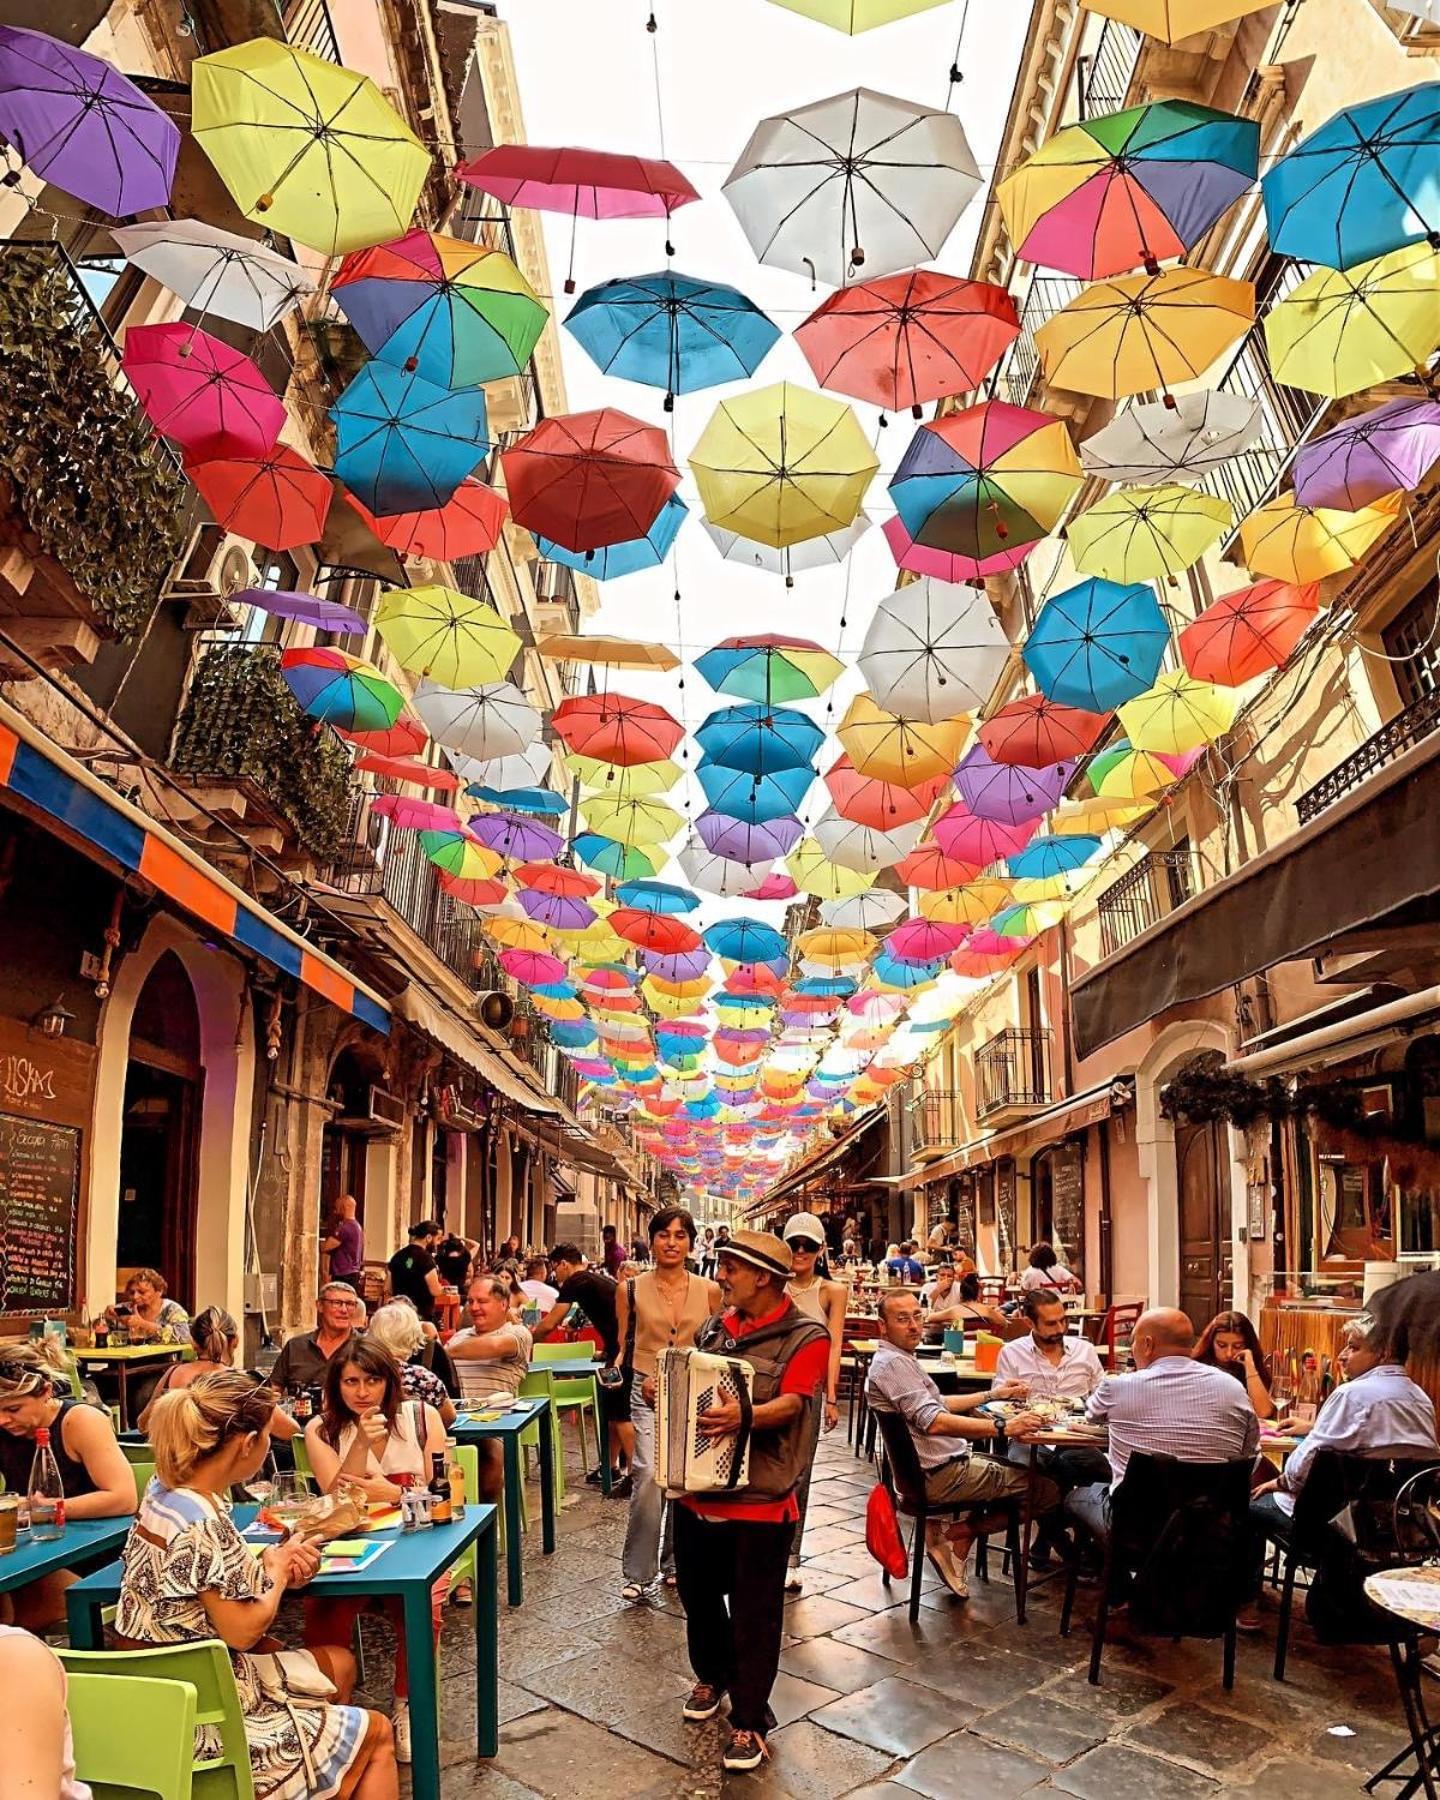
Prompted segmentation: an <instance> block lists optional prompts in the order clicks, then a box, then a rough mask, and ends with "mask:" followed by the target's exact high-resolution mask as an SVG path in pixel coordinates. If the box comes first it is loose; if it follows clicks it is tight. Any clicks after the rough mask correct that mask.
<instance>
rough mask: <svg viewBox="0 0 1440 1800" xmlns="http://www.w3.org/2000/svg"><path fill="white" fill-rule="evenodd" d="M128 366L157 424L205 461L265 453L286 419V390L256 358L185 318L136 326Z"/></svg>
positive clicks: (129, 336)
mask: <svg viewBox="0 0 1440 1800" xmlns="http://www.w3.org/2000/svg"><path fill="white" fill-rule="evenodd" d="M121 367H122V368H123V369H124V371H125V378H126V380H127V381H128V382H129V383H130V385H131V387H133V388H134V390H135V392H136V395H137V396H138V397H139V401H140V404H141V406H142V407H143V408H144V409H145V413H146V415H147V417H148V418H149V419H150V420H151V422H152V423H153V424H154V426H155V428H156V429H157V430H158V431H163V432H164V434H165V436H166V437H169V438H174V440H175V442H176V443H177V444H182V445H183V446H184V447H185V449H186V450H188V451H189V452H190V453H191V455H192V456H193V457H194V458H195V459H196V460H197V461H210V460H212V459H217V458H224V457H231V456H263V455H264V454H265V452H266V451H267V450H270V449H271V448H273V446H274V444H275V440H276V439H277V438H278V437H279V435H280V428H281V426H282V425H283V424H284V423H285V408H284V406H283V405H282V403H281V401H280V398H279V396H278V395H277V394H276V392H275V390H274V389H273V388H272V387H271V386H270V383H269V382H268V381H267V380H266V379H265V377H264V376H263V375H262V374H261V373H260V371H259V369H257V368H256V366H255V364H254V363H253V362H251V360H250V358H249V357H248V356H242V355H241V354H240V352H239V351H238V350H232V349H231V348H230V346H229V345H228V344H223V343H221V341H220V339H219V338H217V337H212V336H211V335H210V333H209V332H208V331H201V330H199V328H198V327H196V326H194V325H185V324H182V323H181V322H180V321H179V320H178V319H176V320H173V321H172V322H171V323H169V324H167V325H131V326H130V327H129V328H128V329H127V331H126V333H125V348H124V353H123V355H122V357H121Z"/></svg>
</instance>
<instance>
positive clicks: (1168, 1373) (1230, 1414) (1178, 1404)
mask: <svg viewBox="0 0 1440 1800" xmlns="http://www.w3.org/2000/svg"><path fill="white" fill-rule="evenodd" d="M1194 1348H1195V1330H1194V1327H1193V1326H1192V1325H1191V1323H1190V1321H1189V1319H1188V1318H1187V1317H1186V1316H1185V1314H1184V1313H1183V1312H1178V1311H1176V1309H1175V1308H1174V1307H1168V1306H1161V1307H1155V1308H1154V1309H1153V1310H1152V1311H1150V1312H1147V1313H1142V1314H1141V1315H1140V1318H1139V1319H1138V1320H1137V1321H1136V1325H1135V1332H1134V1335H1133V1337H1132V1338H1131V1341H1130V1354H1131V1357H1132V1358H1133V1360H1134V1363H1135V1368H1134V1370H1133V1372H1132V1373H1130V1374H1128V1375H1107V1376H1106V1377H1105V1379H1104V1380H1103V1381H1102V1382H1101V1383H1100V1385H1099V1387H1098V1388H1096V1390H1095V1392H1094V1393H1093V1394H1092V1395H1091V1396H1090V1399H1089V1401H1088V1403H1087V1404H1086V1408H1085V1416H1086V1417H1087V1418H1088V1419H1090V1420H1091V1422H1092V1423H1094V1424H1097V1425H1098V1424H1104V1425H1108V1426H1109V1427H1110V1446H1109V1454H1110V1483H1109V1485H1108V1486H1106V1485H1104V1484H1097V1485H1095V1486H1092V1487H1081V1488H1076V1489H1075V1490H1074V1491H1073V1492H1072V1493H1071V1494H1069V1495H1068V1496H1067V1497H1066V1500H1065V1512H1066V1515H1067V1516H1068V1517H1069V1518H1071V1519H1073V1520H1074V1521H1075V1523H1076V1524H1077V1525H1079V1526H1080V1527H1081V1529H1082V1530H1084V1531H1087V1532H1089V1533H1090V1535H1091V1536H1092V1537H1094V1538H1095V1539H1097V1540H1103V1539H1104V1538H1105V1537H1106V1536H1108V1534H1109V1531H1110V1495H1111V1492H1112V1490H1113V1489H1115V1488H1117V1487H1118V1486H1119V1485H1120V1483H1121V1482H1122V1481H1123V1480H1124V1479H1125V1468H1126V1465H1127V1464H1128V1463H1129V1461H1130V1458H1131V1456H1132V1455H1133V1454H1134V1452H1135V1451H1137V1450H1143V1451H1146V1452H1148V1453H1149V1454H1150V1455H1152V1456H1173V1457H1174V1458H1175V1459H1176V1460H1177V1461H1179V1462H1193V1463H1206V1462H1232V1461H1234V1459H1235V1458H1237V1457H1241V1456H1253V1455H1254V1454H1255V1452H1256V1449H1257V1448H1258V1447H1259V1443H1260V1421H1259V1419H1257V1418H1256V1416H1255V1408H1254V1407H1253V1406H1252V1405H1251V1404H1250V1396H1249V1395H1248V1394H1247V1393H1246V1391H1245V1387H1244V1384H1243V1383H1242V1382H1239V1381H1236V1380H1235V1379H1234V1378H1233V1376H1231V1375H1230V1374H1229V1373H1227V1371H1226V1370H1224V1369H1220V1368H1216V1367H1214V1366H1213V1365H1211V1364H1209V1363H1198V1362H1194V1361H1192V1359H1191V1355H1190V1353H1191V1351H1192V1350H1193V1349H1194ZM1217 1377H1218V1379H1217Z"/></svg>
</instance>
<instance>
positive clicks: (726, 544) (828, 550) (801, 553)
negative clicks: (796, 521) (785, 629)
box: [700, 513, 870, 587]
mask: <svg viewBox="0 0 1440 1800" xmlns="http://www.w3.org/2000/svg"><path fill="white" fill-rule="evenodd" d="M700 523H701V524H702V525H703V526H704V528H705V535H706V536H707V537H708V538H709V539H710V542H711V543H712V544H714V546H715V548H716V549H717V550H718V551H719V552H720V554H721V556H722V557H723V558H724V559H725V561H726V562H733V563H741V564H743V565H744V566H745V567H746V568H751V569H756V570H759V571H761V572H763V573H764V574H766V575H783V576H784V577H785V585H786V587H794V585H795V580H794V578H795V576H797V575H800V574H803V573H804V572H805V571H806V570H809V569H828V568H832V567H833V566H834V565H836V564H837V563H843V562H844V561H845V558H846V557H847V556H848V555H849V554H850V552H851V551H852V550H853V549H854V548H855V546H856V544H857V543H858V542H859V541H860V539H861V538H862V537H863V536H864V535H865V533H866V532H867V531H868V530H869V529H870V521H869V519H867V518H866V516H865V514H864V513H860V514H858V515H857V517H856V519H855V521H854V523H853V524H850V525H847V526H845V528H844V529H843V530H841V531H827V532H825V533H824V535H823V536H821V537H813V538H807V539H806V540H805V542H804V543H803V544H787V545H786V546H785V548H784V549H783V550H773V549H771V547H770V546H769V545H768V544H757V543H756V542H755V541H754V539H753V538H747V537H741V535H740V533H739V532H738V531H726V530H724V529H723V528H722V527H721V526H719V525H712V524H711V523H710V521H709V520H708V519H702V520H701V521H700Z"/></svg>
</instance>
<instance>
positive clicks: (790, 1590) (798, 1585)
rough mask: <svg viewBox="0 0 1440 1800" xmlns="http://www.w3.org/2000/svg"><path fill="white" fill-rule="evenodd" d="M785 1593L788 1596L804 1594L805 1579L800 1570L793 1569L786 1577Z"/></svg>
mask: <svg viewBox="0 0 1440 1800" xmlns="http://www.w3.org/2000/svg"><path fill="white" fill-rule="evenodd" d="M785 1592H786V1593H787V1594H803V1593H804V1592H805V1577H804V1576H803V1575H802V1574H801V1573H800V1571H799V1570H798V1569H791V1570H790V1572H789V1574H788V1575H786V1577H785Z"/></svg>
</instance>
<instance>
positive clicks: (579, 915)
mask: <svg viewBox="0 0 1440 1800" xmlns="http://www.w3.org/2000/svg"><path fill="white" fill-rule="evenodd" d="M516 897H517V898H518V900H519V902H520V904H521V906H523V907H524V908H525V914H526V917H527V918H531V919H534V920H535V922H536V923H537V924H539V925H549V926H551V927H552V928H553V929H554V930H556V931H583V930H584V929H585V927H586V926H587V925H593V924H594V923H595V920H596V917H597V914H596V912H595V908H594V907H593V906H587V905H586V904H585V902H584V901H583V900H580V899H578V898H575V897H573V896H571V895H569V894H546V893H542V892H541V891H540V889H538V888H520V889H519V890H518V893H517V896H516Z"/></svg>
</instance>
